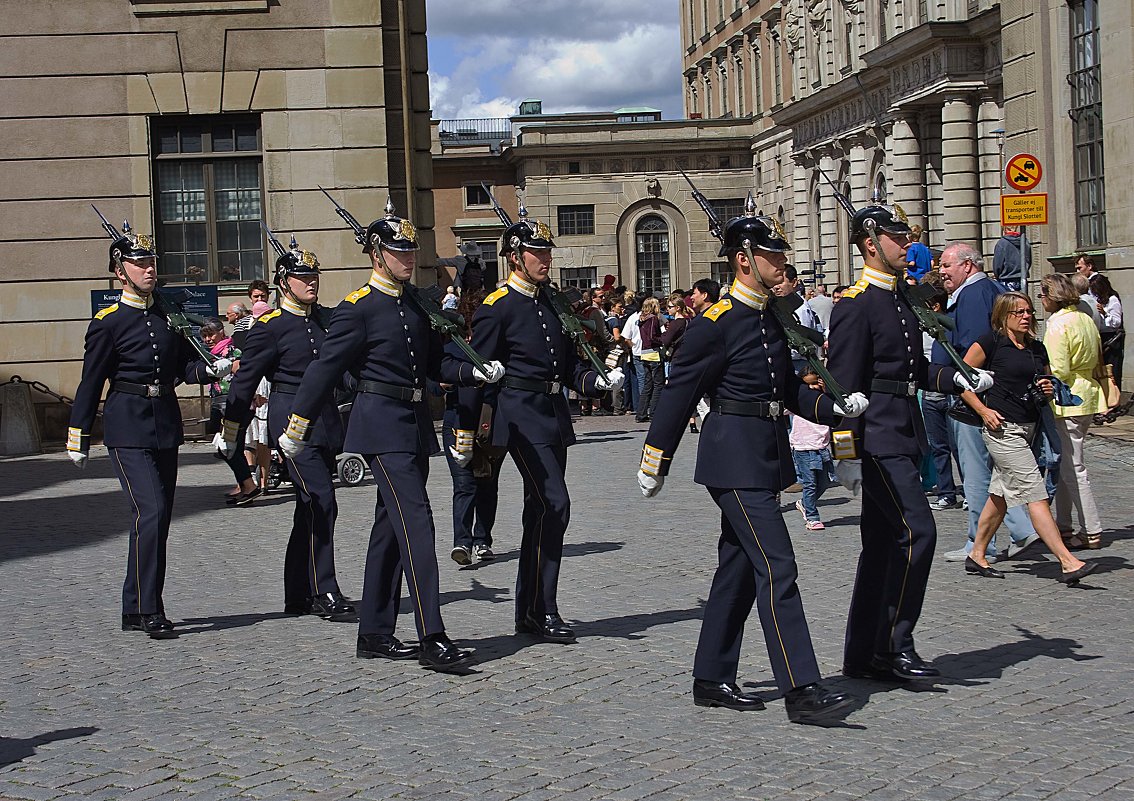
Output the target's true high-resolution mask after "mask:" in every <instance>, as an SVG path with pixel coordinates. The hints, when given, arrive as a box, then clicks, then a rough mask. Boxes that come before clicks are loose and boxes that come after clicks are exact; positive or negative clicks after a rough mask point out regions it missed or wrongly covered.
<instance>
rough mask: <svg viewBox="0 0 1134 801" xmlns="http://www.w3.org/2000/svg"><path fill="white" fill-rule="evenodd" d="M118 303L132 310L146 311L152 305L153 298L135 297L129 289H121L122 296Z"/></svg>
mask: <svg viewBox="0 0 1134 801" xmlns="http://www.w3.org/2000/svg"><path fill="white" fill-rule="evenodd" d="M118 302H119V303H123V304H125V305H127V306H129V307H130V308H132V309H148V308H150V307H151V306H153V305H154V296H153V295H147V296H146V297H144V298H143V297H142V296H141V295H135V294H134V293H133V292H131V291H130V290H129V289H123V290H122V296H121V297H120V298H118Z"/></svg>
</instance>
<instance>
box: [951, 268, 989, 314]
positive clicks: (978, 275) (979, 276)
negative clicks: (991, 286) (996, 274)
mask: <svg viewBox="0 0 1134 801" xmlns="http://www.w3.org/2000/svg"><path fill="white" fill-rule="evenodd" d="M987 278H988V275H987V273H984V272H975V273H973V274H972V275H970V276H969V277H968V278H966V279H965V281H964V283H963V284H961V285H960V286H959V287H957V288H956V289H954V290H953V294H952V295H950V296H949V303H948V305H949V306H953V305H955V304H956V303H957V298H959V297H960V296H961V290H963V289H964V288H965V287H967V286H968V285H969V284H975V283H976V282H977V281H984V280H986V279H987Z"/></svg>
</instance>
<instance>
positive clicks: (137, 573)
mask: <svg viewBox="0 0 1134 801" xmlns="http://www.w3.org/2000/svg"><path fill="white" fill-rule="evenodd" d="M111 453H113V454H114V458H115V459H116V460H117V462H118V470H119V472H120V473H122V480H123V481H125V482H126V494H127V495H129V496H130V503H132V504H134V596H135V597H136V598H137V599H138V614H139V615H140V614H142V578H141V576H142V563H141V559H140V558H139V554H140V552H141V550H142V543H141V538H142V532H140V531H139V530H138V526H139V525H140V524H141V522H142V508H141V507H140V506H138V502H137V501H136V500H134V490H133V488H132V487H131V486H130V477H129V476H127V475H126V468H124V467H123V466H122V457H121V456H119V455H118V449H117V448H112V449H111Z"/></svg>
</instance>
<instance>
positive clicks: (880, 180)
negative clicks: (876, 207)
mask: <svg viewBox="0 0 1134 801" xmlns="http://www.w3.org/2000/svg"><path fill="white" fill-rule="evenodd" d="M888 191H889V188H888V187H887V186H886V173H884V172H882V171H881V170H879V171H878V175H876V176H875V177H874V192H875V194H876V196H877V197H878V202H879V203H885V202H886V193H887V192H888Z"/></svg>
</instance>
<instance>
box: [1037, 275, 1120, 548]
mask: <svg viewBox="0 0 1134 801" xmlns="http://www.w3.org/2000/svg"><path fill="white" fill-rule="evenodd" d="M1039 297H1040V301H1041V302H1042V303H1043V308H1044V310H1045V311H1046V312H1047V313H1048V315H1049V317H1048V319H1047V328H1046V331H1045V333H1044V337H1043V344H1044V347H1045V348H1047V353H1048V357H1049V358H1050V359H1051V372H1052V374H1053V375H1055V377H1056V378H1058V379H1059V380H1061V381H1063V382H1064V383H1065V384H1067V385H1068V386H1070V387H1071V392H1072V393H1074V394H1075V395H1078V396H1079V397H1080V398H1082V399H1083V404H1082V405H1081V406H1054V407H1053V409H1054V412H1055V419H1056V423H1057V429H1058V432H1059V441H1060V444H1061V445H1062V450H1063V460H1062V465H1063V466H1062V469H1061V471H1060V476H1059V487H1058V489H1057V490H1056V493H1055V521H1056V523H1058V524H1059V531H1060V533H1062V534H1063V536H1064V538H1069V539H1068V542H1067V544H1068V546H1069V547H1072V548H1074V547H1086V548H1092V549H1094V548H1100V547H1102V535H1101V532H1102V522H1101V521H1100V520H1099V511H1098V508H1097V507H1096V506H1095V497H1094V495H1093V494H1092V492H1091V480H1090V477H1088V476H1087V466H1086V464H1085V463H1084V461H1083V441H1084V439H1086V436H1087V429H1088V428H1090V425H1091V418H1092V417H1093V416H1094V415H1096V414H1099V413H1100V412H1105V411H1106V398H1105V396H1104V394H1103V389H1102V386H1101V385H1100V384H1099V382H1098V380H1097V376H1098V375H1099V370H1100V367H1101V359H1102V343H1101V341H1100V339H1099V330H1098V328H1096V327H1095V324H1094V321H1093V320H1091V318H1090V317H1089V316H1087V315H1086V314H1084V313H1083V312H1081V311H1079V309H1078V306H1079V293H1078V292H1076V291H1075V287H1074V285H1072V283H1071V279H1069V278H1068V277H1067V276H1065V275H1059V274H1055V275H1048V276H1046V277H1044V279H1043V280H1042V281H1041V282H1040V293H1039ZM1072 507H1074V509H1075V514H1076V516H1077V517H1078V523H1079V531H1078V533H1077V534H1076V535H1075V536H1071V534H1072V533H1073V529H1072V527H1071V509H1072Z"/></svg>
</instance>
